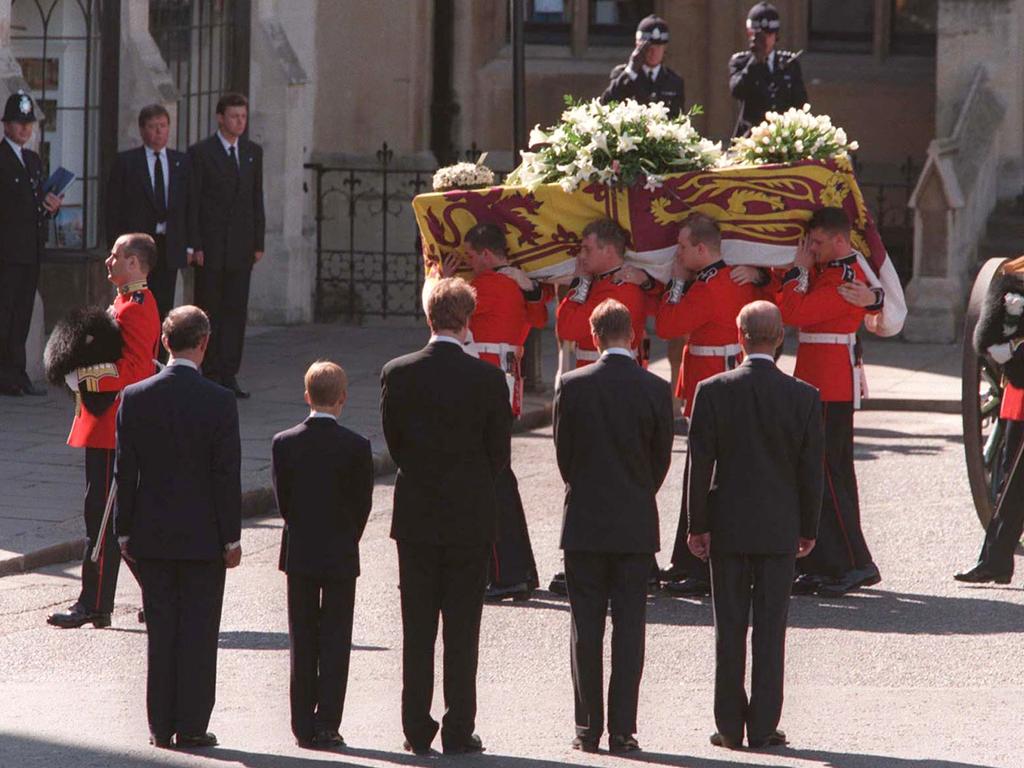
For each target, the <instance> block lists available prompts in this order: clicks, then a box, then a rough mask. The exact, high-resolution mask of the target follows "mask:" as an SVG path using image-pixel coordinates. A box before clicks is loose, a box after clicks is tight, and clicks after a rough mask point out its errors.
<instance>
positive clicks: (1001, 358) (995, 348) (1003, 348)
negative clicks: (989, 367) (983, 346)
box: [988, 343, 1013, 365]
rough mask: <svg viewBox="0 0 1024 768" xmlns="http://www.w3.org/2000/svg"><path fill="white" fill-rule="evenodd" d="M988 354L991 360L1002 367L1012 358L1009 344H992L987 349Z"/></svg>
mask: <svg viewBox="0 0 1024 768" xmlns="http://www.w3.org/2000/svg"><path fill="white" fill-rule="evenodd" d="M988 354H989V356H990V357H991V358H992V359H993V360H995V361H996V362H997V363H999V364H1000V365H1002V364H1003V363H1005V362H1006V361H1007V360H1009V359H1010V358H1011V357H1013V349H1012V348H1011V347H1010V344H1009V343H1005V344H993V345H992V346H991V347H989V348H988Z"/></svg>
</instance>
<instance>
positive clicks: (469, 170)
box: [434, 158, 494, 192]
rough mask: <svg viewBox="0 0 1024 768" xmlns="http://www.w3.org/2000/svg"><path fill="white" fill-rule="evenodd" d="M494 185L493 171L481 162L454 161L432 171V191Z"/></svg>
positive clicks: (448, 190)
mask: <svg viewBox="0 0 1024 768" xmlns="http://www.w3.org/2000/svg"><path fill="white" fill-rule="evenodd" d="M492 186H494V171H492V170H491V169H490V168H488V167H487V166H486V165H484V164H483V162H482V158H481V161H480V162H477V163H456V164H455V165H446V166H445V167H444V168H438V169H437V171H436V172H435V173H434V191H435V192H450V191H452V190H456V189H480V188H481V187H492Z"/></svg>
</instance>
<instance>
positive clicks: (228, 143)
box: [217, 131, 242, 168]
mask: <svg viewBox="0 0 1024 768" xmlns="http://www.w3.org/2000/svg"><path fill="white" fill-rule="evenodd" d="M217 138H218V139H220V145H221V146H222V147H224V154H225V155H227V156H228V157H231V148H232V147H234V148H235V165H237V166H238V167H239V168H241V167H242V165H241V163H242V158H241V157H240V156H239V154H238V139H235V140H234V141H233V142H231V141H228V140H227V139H225V138H224V134H223V133H221V132H220V131H217Z"/></svg>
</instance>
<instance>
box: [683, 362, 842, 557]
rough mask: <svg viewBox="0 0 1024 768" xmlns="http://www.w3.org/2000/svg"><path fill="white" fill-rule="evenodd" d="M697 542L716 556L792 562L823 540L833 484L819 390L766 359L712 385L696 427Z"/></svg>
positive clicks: (700, 399) (699, 403) (699, 402)
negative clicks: (826, 492)
mask: <svg viewBox="0 0 1024 768" xmlns="http://www.w3.org/2000/svg"><path fill="white" fill-rule="evenodd" d="M689 444H690V449H689V450H690V475H689V494H688V496H687V506H688V510H689V531H690V533H706V532H708V531H710V532H711V548H712V551H714V552H727V553H728V552H731V553H743V554H761V555H773V554H778V555H783V554H792V553H795V552H796V550H797V539H798V538H801V537H802V538H805V539H813V538H815V537H816V536H817V531H818V515H819V513H820V511H821V494H822V484H823V478H824V468H823V462H824V432H823V427H822V422H821V401H820V399H819V398H818V391H817V390H816V389H815V388H814V387H812V386H810V385H809V384H805V383H804V382H802V381H798V380H797V379H794V378H793V377H791V376H787V375H786V374H785V373H783V372H782V371H780V370H779V369H778V368H776V367H775V364H774V363H772V362H770V361H768V360H763V359H754V360H747V361H746V362H744V363H743V365H741V366H740V367H739V368H736V369H735V370H732V371H727V372H726V373H720V374H718V375H716V376H712V377H711V378H709V379H705V380H704V381H702V382H701V383H700V384H699V385H698V386H697V394H696V395H695V396H694V403H693V415H692V416H691V418H690V432H689Z"/></svg>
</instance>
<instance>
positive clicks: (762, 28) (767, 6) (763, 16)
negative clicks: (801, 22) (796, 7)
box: [747, 3, 782, 32]
mask: <svg viewBox="0 0 1024 768" xmlns="http://www.w3.org/2000/svg"><path fill="white" fill-rule="evenodd" d="M781 27H782V22H781V20H780V18H779V12H778V10H777V9H776V8H775V6H774V5H772V4H771V3H758V4H757V5H755V6H754V7H753V8H751V9H750V13H748V14H747V29H749V30H752V31H754V32H778V31H779V29H780V28H781Z"/></svg>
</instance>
